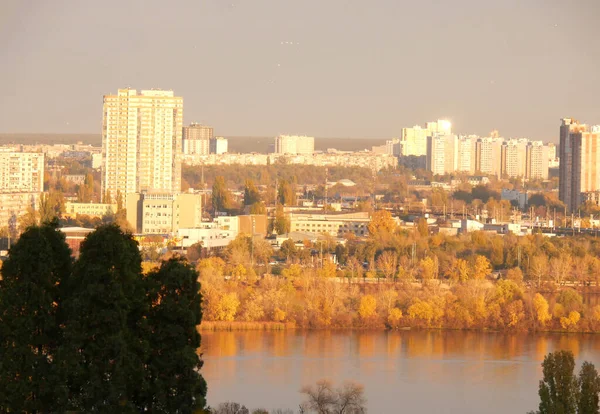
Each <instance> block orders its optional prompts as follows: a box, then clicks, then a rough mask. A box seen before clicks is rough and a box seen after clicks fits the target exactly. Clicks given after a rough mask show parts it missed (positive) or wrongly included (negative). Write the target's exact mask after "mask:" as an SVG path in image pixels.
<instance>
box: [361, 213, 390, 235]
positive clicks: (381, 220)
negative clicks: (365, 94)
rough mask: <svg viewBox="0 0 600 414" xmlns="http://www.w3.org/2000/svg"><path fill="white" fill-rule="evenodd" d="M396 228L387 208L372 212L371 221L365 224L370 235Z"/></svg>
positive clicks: (388, 231)
mask: <svg viewBox="0 0 600 414" xmlns="http://www.w3.org/2000/svg"><path fill="white" fill-rule="evenodd" d="M395 229H396V222H395V221H394V218H393V217H392V214H391V213H390V212H389V211H387V210H377V211H376V212H374V213H373V216H372V217H371V221H370V222H369V224H368V225H367V230H369V235H370V236H375V235H376V234H379V233H392V232H393V231H394V230H395Z"/></svg>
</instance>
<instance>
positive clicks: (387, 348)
mask: <svg viewBox="0 0 600 414" xmlns="http://www.w3.org/2000/svg"><path fill="white" fill-rule="evenodd" d="M202 341H203V344H202V352H203V353H204V361H205V364H204V368H203V375H204V377H205V378H206V380H207V382H208V403H209V404H210V405H212V406H216V405H218V404H219V403H221V402H225V401H235V402H239V403H243V404H245V405H246V406H247V407H248V408H250V409H255V408H261V407H262V408H267V409H275V408H293V409H296V408H297V407H298V405H299V404H300V402H301V401H302V395H301V394H300V393H299V392H298V390H299V389H300V388H301V387H302V385H305V384H314V383H315V382H316V381H317V380H319V379H322V378H328V379H331V380H333V381H334V382H335V383H341V382H342V381H345V380H355V381H358V382H360V383H362V384H363V385H364V386H365V389H366V396H367V399H368V409H369V412H370V413H372V414H373V413H377V414H379V413H452V412H456V413H461V414H464V413H477V414H480V413H502V414H506V413H525V412H527V411H529V410H533V409H537V404H538V396H537V387H538V382H539V380H540V378H541V375H542V372H541V366H540V364H541V362H542V360H543V359H544V355H545V354H546V353H548V352H550V351H554V350H557V349H567V350H571V351H572V352H573V353H574V354H575V358H576V359H577V362H578V365H579V364H580V363H581V362H582V361H584V360H587V361H591V362H593V363H594V364H595V365H596V367H597V368H600V335H504V334H496V333H473V332H454V331H452V332H438V331H433V332H410V331H405V332H391V333H386V332H351V331H342V332H328V331H310V332H303V331H295V332H294V331H288V332H258V331H254V332H211V333H209V332H203V333H202ZM577 369H579V368H577Z"/></svg>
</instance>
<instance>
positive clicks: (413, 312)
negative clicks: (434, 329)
mask: <svg viewBox="0 0 600 414" xmlns="http://www.w3.org/2000/svg"><path fill="white" fill-rule="evenodd" d="M408 316H410V317H411V318H413V319H419V320H421V321H422V322H424V323H425V324H426V325H427V326H429V325H431V321H432V319H433V316H434V315H433V307H432V306H431V304H429V303H427V302H424V301H422V300H420V299H416V300H415V303H413V304H412V305H410V307H409V308H408Z"/></svg>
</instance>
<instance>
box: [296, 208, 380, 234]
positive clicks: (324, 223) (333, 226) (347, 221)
mask: <svg viewBox="0 0 600 414" xmlns="http://www.w3.org/2000/svg"><path fill="white" fill-rule="evenodd" d="M289 219H290V227H291V230H290V231H292V232H305V233H314V234H321V233H325V234H329V235H331V236H333V237H342V236H343V235H344V234H346V233H353V234H354V235H355V236H358V237H363V236H366V235H368V233H369V231H368V229H367V226H368V224H369V222H370V221H371V219H370V218H369V213H366V212H365V213H362V212H361V213H342V214H310V213H290V214H289Z"/></svg>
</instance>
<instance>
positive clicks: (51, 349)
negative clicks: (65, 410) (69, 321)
mask: <svg viewBox="0 0 600 414" xmlns="http://www.w3.org/2000/svg"><path fill="white" fill-rule="evenodd" d="M57 227H58V222H57V221H56V220H54V221H53V222H51V223H44V224H42V225H41V226H32V227H29V228H28V229H27V230H26V231H25V232H24V233H23V234H22V235H21V237H20V238H19V240H18V242H17V243H16V244H15V245H13V247H12V248H11V249H10V253H9V258H8V259H7V260H6V261H5V262H4V265H3V266H2V281H1V282H0V411H2V412H7V411H8V412H40V411H41V412H52V411H58V404H59V401H60V397H59V394H60V392H61V387H60V385H59V384H60V383H61V382H60V378H59V376H58V373H57V369H56V364H55V363H54V362H55V358H56V353H57V348H58V346H59V344H60V342H61V339H62V338H61V330H60V325H61V322H62V321H61V319H62V316H61V313H60V308H59V304H60V303H61V289H62V287H63V286H64V284H65V283H66V281H67V279H68V278H69V275H70V274H71V265H72V260H71V251H70V249H69V247H68V246H67V244H66V242H65V236H64V234H63V233H61V232H60V231H59V230H58V229H57Z"/></svg>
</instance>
